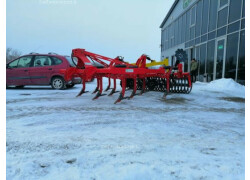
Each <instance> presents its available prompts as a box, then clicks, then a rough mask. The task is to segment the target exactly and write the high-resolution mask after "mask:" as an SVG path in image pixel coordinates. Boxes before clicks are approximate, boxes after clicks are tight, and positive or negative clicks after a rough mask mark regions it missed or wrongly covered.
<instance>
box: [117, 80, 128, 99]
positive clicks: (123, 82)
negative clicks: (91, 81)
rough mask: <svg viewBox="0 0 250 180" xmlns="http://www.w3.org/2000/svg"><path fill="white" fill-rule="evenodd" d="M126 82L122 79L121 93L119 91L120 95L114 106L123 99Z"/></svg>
mask: <svg viewBox="0 0 250 180" xmlns="http://www.w3.org/2000/svg"><path fill="white" fill-rule="evenodd" d="M126 81H127V79H125V78H123V79H122V91H121V93H120V95H119V97H118V99H117V100H116V101H115V103H114V104H116V103H118V102H121V100H123V99H124V95H125V90H126Z"/></svg>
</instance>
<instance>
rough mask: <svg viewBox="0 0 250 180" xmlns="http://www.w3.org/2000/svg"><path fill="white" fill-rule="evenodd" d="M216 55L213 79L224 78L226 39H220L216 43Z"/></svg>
mask: <svg viewBox="0 0 250 180" xmlns="http://www.w3.org/2000/svg"><path fill="white" fill-rule="evenodd" d="M215 47H216V51H215V52H216V53H215V59H214V77H213V78H214V79H220V78H224V72H225V59H226V37H223V38H220V39H218V40H217V42H216V46H215Z"/></svg>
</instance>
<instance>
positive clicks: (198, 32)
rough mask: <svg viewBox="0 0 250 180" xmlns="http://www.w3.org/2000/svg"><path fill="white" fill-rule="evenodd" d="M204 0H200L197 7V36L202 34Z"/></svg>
mask: <svg viewBox="0 0 250 180" xmlns="http://www.w3.org/2000/svg"><path fill="white" fill-rule="evenodd" d="M201 19H202V1H199V2H198V4H197V8H196V25H195V36H196V37H198V36H200V35H201Z"/></svg>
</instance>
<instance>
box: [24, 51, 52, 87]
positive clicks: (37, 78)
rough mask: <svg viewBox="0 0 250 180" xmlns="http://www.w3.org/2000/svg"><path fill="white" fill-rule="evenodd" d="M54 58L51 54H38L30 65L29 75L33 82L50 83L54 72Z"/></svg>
mask: <svg viewBox="0 0 250 180" xmlns="http://www.w3.org/2000/svg"><path fill="white" fill-rule="evenodd" d="M51 65H52V60H51V58H50V57H49V56H42V55H36V56H35V57H34V60H33V62H32V67H30V71H29V75H30V80H31V83H32V84H34V85H35V84H36V85H49V83H50V77H51V75H52V74H53V68H52V66H51Z"/></svg>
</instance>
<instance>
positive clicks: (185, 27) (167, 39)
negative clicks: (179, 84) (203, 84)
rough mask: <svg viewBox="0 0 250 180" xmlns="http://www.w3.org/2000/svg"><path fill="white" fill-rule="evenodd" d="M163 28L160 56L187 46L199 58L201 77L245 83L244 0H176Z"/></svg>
mask: <svg viewBox="0 0 250 180" xmlns="http://www.w3.org/2000/svg"><path fill="white" fill-rule="evenodd" d="M160 28H161V59H164V58H169V60H170V63H171V64H172V65H173V63H174V61H175V56H174V55H175V51H176V50H177V49H184V50H185V51H186V53H187V55H188V61H186V62H184V71H190V59H192V58H196V59H197V60H198V62H199V69H198V79H199V80H200V81H211V80H215V79H219V78H232V79H234V80H236V81H237V82H240V83H242V84H244V83H245V0H175V2H174V4H173V5H172V7H171V9H170V10H169V12H168V13H167V15H166V17H165V18H164V20H163V22H162V23H161V25H160Z"/></svg>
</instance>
